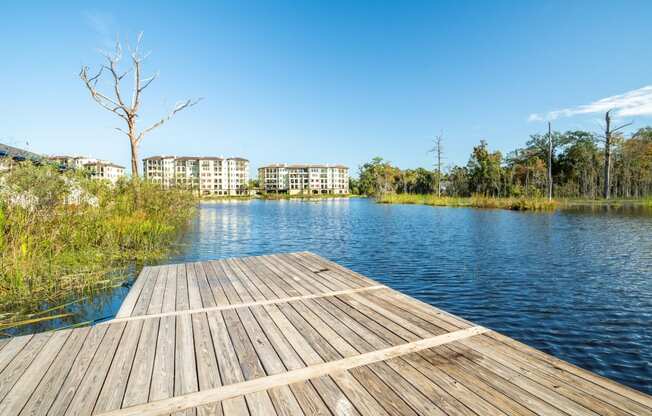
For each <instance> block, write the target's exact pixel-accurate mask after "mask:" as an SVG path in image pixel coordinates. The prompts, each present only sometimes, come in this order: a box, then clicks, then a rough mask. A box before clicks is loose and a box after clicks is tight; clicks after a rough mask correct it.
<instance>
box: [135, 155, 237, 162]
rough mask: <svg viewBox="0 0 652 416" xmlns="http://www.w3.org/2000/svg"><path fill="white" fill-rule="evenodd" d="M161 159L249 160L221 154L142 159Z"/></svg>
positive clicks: (147, 158) (148, 158)
mask: <svg viewBox="0 0 652 416" xmlns="http://www.w3.org/2000/svg"><path fill="white" fill-rule="evenodd" d="M162 159H175V160H181V161H184V160H239V161H243V162H249V160H248V159H245V158H242V157H223V156H150V157H146V158H143V160H162Z"/></svg>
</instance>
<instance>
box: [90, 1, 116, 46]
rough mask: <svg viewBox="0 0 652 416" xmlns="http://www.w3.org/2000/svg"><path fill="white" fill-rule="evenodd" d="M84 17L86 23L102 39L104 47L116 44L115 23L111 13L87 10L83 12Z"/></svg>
mask: <svg viewBox="0 0 652 416" xmlns="http://www.w3.org/2000/svg"><path fill="white" fill-rule="evenodd" d="M83 17H84V21H85V23H86V25H87V26H88V27H89V28H90V29H92V30H93V31H94V32H95V33H96V34H97V35H98V36H99V37H100V38H101V39H102V44H103V47H104V48H110V47H112V46H113V45H114V44H115V39H116V32H115V24H114V20H113V16H112V15H111V14H109V13H102V12H98V11H88V10H87V11H84V12H83Z"/></svg>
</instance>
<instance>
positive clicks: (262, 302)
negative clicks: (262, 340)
mask: <svg viewBox="0 0 652 416" xmlns="http://www.w3.org/2000/svg"><path fill="white" fill-rule="evenodd" d="M380 289H389V288H388V287H387V286H385V285H376V286H367V287H361V288H357V289H347V290H337V291H333V292H324V293H312V294H309V295H301V296H291V297H287V298H279V299H267V300H259V301H256V302H243V303H235V304H231V305H220V306H209V307H207V308H195V309H185V310H181V311H170V312H161V313H157V314H151V315H137V316H127V317H123V318H114V319H111V320H109V321H104V322H99V323H98V324H97V325H108V324H115V323H120V322H129V321H137V320H140V319H153V318H163V317H166V316H178V315H186V314H193V313H201V312H211V311H222V310H230V309H237V308H248V307H251V306H264V305H277V304H280V303H287V302H294V301H297V300H305V299H318V298H326V297H331V296H342V295H351V294H356V293H360V292H367V291H372V290H380Z"/></svg>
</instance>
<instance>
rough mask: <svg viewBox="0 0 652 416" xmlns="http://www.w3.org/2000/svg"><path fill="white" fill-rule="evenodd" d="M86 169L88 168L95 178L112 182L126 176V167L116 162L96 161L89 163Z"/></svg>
mask: <svg viewBox="0 0 652 416" xmlns="http://www.w3.org/2000/svg"><path fill="white" fill-rule="evenodd" d="M84 169H88V170H89V172H90V173H91V177H92V178H94V179H106V180H108V181H110V182H111V183H116V182H117V181H118V179H120V178H121V177H123V176H125V167H124V166H120V165H116V164H115V163H110V162H103V161H98V162H96V163H87V164H86V165H84Z"/></svg>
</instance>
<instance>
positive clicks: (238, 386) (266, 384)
mask: <svg viewBox="0 0 652 416" xmlns="http://www.w3.org/2000/svg"><path fill="white" fill-rule="evenodd" d="M489 331H490V329H487V328H484V327H482V326H474V327H471V328H466V329H461V330H459V331H454V332H449V333H447V334H443V335H437V336H434V337H430V338H425V339H421V340H419V341H414V342H410V343H407V344H401V345H397V346H394V347H389V348H384V349H381V350H376V351H371V352H368V353H364V354H359V355H356V356H353V357H347V358H343V359H340V360H335V361H329V362H326V363H322V364H316V365H312V366H309V367H304V368H300V369H297V370H291V371H287V372H285V373H281V374H275V375H271V376H266V377H261V378H257V379H253V380H248V381H244V382H240V383H234V384H229V385H227V386H222V387H217V388H213V389H208V390H204V391H198V392H194V393H188V394H185V395H181V396H177V397H172V398H169V399H163V400H157V401H152V402H149V403H146V404H142V405H137V406H132V407H127V408H124V409H118V410H113V411H110V412H106V413H99V414H98V415H96V416H132V415H133V416H136V415H147V416H156V415H166V414H170V413H175V412H179V411H182V410H184V409H189V408H193V407H196V406H201V405H204V404H209V403H214V402H219V401H223V400H227V399H231V398H234V397H238V396H242V395H245V394H250V393H255V392H259V391H263V390H268V389H271V388H274V387H279V386H286V385H289V384H293V383H297V382H301V381H306V380H309V379H312V378H317V377H321V376H325V375H328V374H330V373H334V372H340V371H347V370H350V369H352V368H356V367H361V366H365V365H369V364H373V363H376V362H379V361H386V360H389V359H392V358H397V357H400V356H403V355H406V354H411V353H415V352H419V351H422V350H426V349H430V348H434V347H437V346H440V345H444V344H448V343H451V342H456V341H460V340H463V339H466V338H469V337H473V336H475V335H480V334H484V333H487V332H489Z"/></svg>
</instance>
